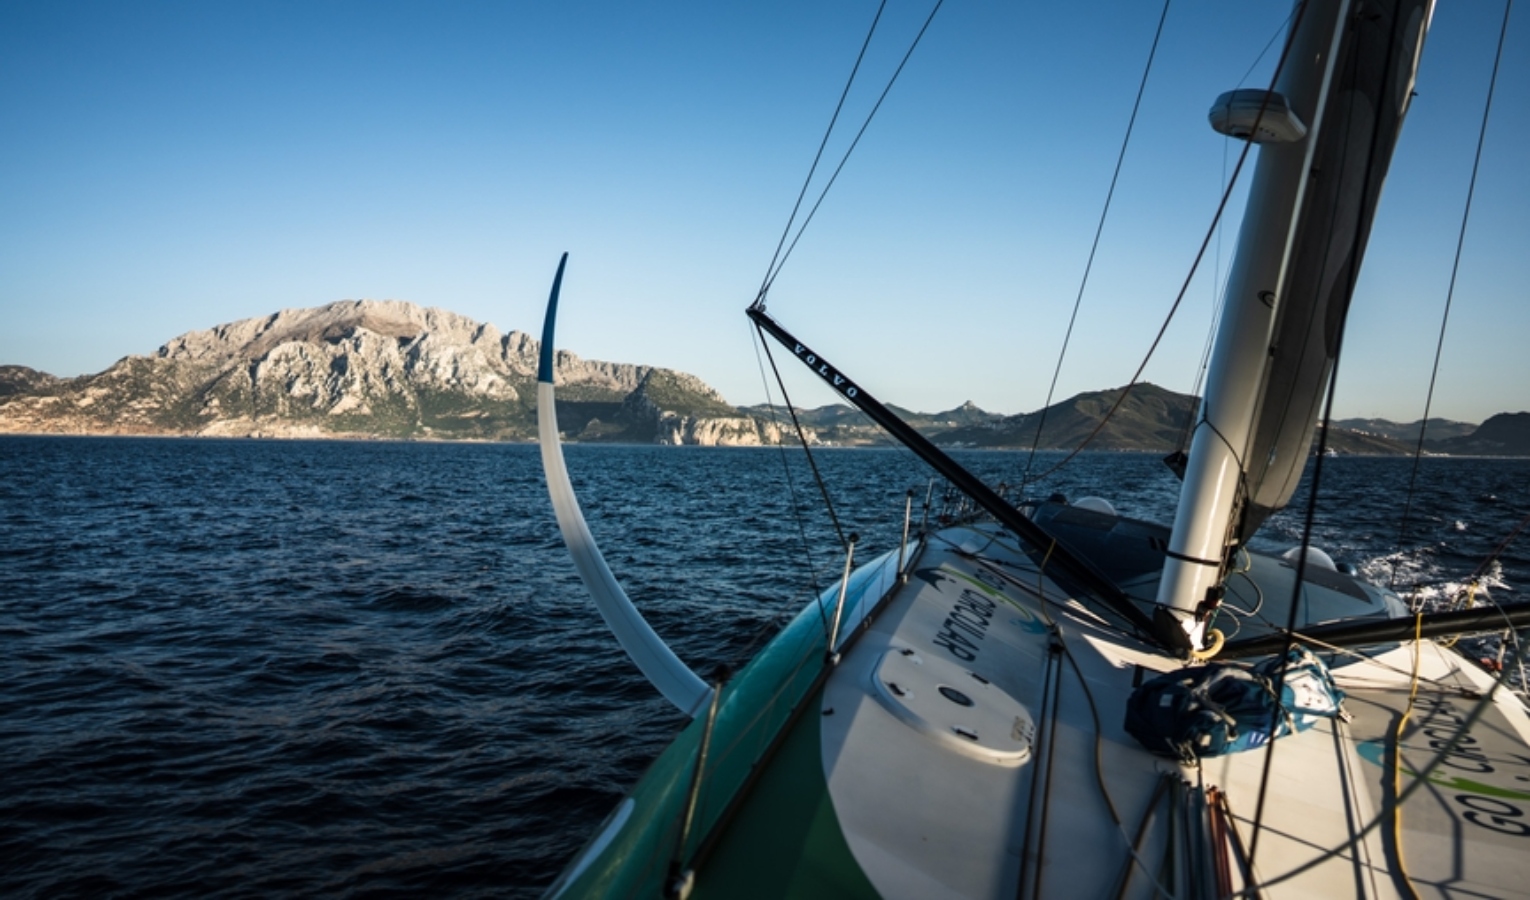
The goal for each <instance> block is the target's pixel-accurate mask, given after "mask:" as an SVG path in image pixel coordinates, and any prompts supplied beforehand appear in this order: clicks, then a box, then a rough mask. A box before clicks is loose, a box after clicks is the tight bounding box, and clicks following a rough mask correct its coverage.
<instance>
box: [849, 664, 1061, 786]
mask: <svg viewBox="0 0 1530 900" xmlns="http://www.w3.org/2000/svg"><path fill="white" fill-rule="evenodd" d="M872 680H873V682H874V683H875V684H876V695H877V699H878V700H880V701H881V702H882V705H883V706H885V707H887V709H888V711H889V712H891V713H892V714H893V715H895V716H897V717H898V718H899V719H900V720H902V721H903V722H904V723H905V724H907V725H909V726H910V727H912V728H914V729H915V730H917V731H920V732H923V733H924V734H926V735H929V736H930V737H931V738H933V739H935V740H936V741H939V742H940V743H941V744H944V745H945V746H946V747H947V748H948V749H950V750H953V751H955V752H957V753H960V754H962V755H963V756H970V757H972V758H973V759H981V760H984V761H985V762H991V763H995V764H998V765H1001V766H1018V765H1022V764H1023V763H1025V761H1026V760H1028V759H1030V757H1031V741H1032V740H1033V739H1034V738H1035V735H1036V722H1035V720H1034V719H1033V718H1031V712H1030V710H1028V709H1026V708H1025V705H1024V704H1023V703H1021V702H1020V701H1018V700H1016V699H1015V698H1014V697H1011V696H1010V695H1009V694H1007V693H1005V692H1004V690H1003V689H1001V688H999V687H997V686H996V685H994V684H993V683H991V682H989V681H988V680H987V679H985V678H983V677H981V676H979V675H976V674H974V673H973V672H971V671H969V670H967V669H965V668H963V667H961V666H959V665H957V664H955V663H953V662H950V661H948V660H944V659H939V658H936V657H927V656H924V655H923V654H920V653H917V652H915V651H914V650H911V649H909V648H907V647H894V648H892V649H890V650H888V651H887V652H886V653H884V654H882V658H881V660H879V661H878V662H877V667H876V671H875V672H874V673H873V674H872Z"/></svg>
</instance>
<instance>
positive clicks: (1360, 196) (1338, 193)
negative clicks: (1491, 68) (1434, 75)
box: [1158, 0, 1433, 650]
mask: <svg viewBox="0 0 1530 900" xmlns="http://www.w3.org/2000/svg"><path fill="white" fill-rule="evenodd" d="M1432 12H1433V0H1307V2H1305V4H1302V5H1299V6H1298V9H1297V14H1296V19H1295V22H1296V24H1295V25H1294V32H1293V34H1292V35H1291V39H1290V42H1289V44H1288V47H1287V51H1286V55H1285V57H1284V58H1283V60H1282V63H1281V69H1280V75H1279V77H1278V79H1277V83H1276V85H1275V88H1274V90H1273V91H1262V90H1252V91H1248V90H1243V91H1232V92H1230V93H1228V94H1224V95H1223V96H1222V97H1220V98H1218V100H1217V105H1216V106H1215V107H1214V108H1213V110H1212V123H1213V126H1214V127H1216V128H1217V130H1219V131H1221V132H1223V133H1224V134H1230V135H1233V136H1236V137H1247V138H1249V139H1252V140H1255V141H1257V142H1259V143H1260V144H1261V145H1262V146H1261V148H1260V151H1259V162H1258V166H1257V167H1256V169H1255V171H1254V180H1253V184H1252V186H1251V187H1250V190H1249V199H1248V207H1247V211H1246V212H1245V214H1244V219H1243V227H1242V229H1241V231H1240V233H1239V236H1238V247H1237V251H1236V256H1235V258H1234V260H1233V266H1232V272H1231V276H1230V278H1229V279H1228V285H1227V294H1226V296H1225V297H1224V299H1223V306H1224V312H1223V317H1222V327H1221V329H1220V330H1219V331H1218V333H1217V338H1216V343H1215V345H1214V348H1213V352H1212V359H1211V371H1210V373H1209V375H1208V378H1207V387H1206V398H1205V401H1204V403H1203V404H1202V407H1201V419H1200V421H1199V422H1197V424H1196V430H1195V434H1194V437H1193V438H1192V440H1191V444H1190V459H1189V463H1188V465H1187V467H1186V471H1185V482H1184V485H1183V487H1182V488H1181V490H1180V500H1179V508H1178V510H1177V511H1176V513H1175V517H1174V530H1173V533H1172V535H1171V537H1170V540H1169V547H1168V551H1167V555H1166V558H1165V565H1164V570H1163V579H1162V581H1160V583H1159V586H1158V602H1159V604H1161V606H1162V607H1164V608H1166V609H1168V610H1169V613H1167V614H1168V615H1171V616H1172V617H1173V618H1175V619H1176V620H1178V624H1179V626H1180V627H1181V628H1182V629H1183V630H1184V633H1185V635H1186V636H1187V637H1188V639H1189V642H1190V644H1191V646H1192V648H1193V649H1197V650H1199V649H1202V648H1203V647H1204V645H1205V643H1206V640H1205V638H1206V634H1205V632H1206V628H1207V622H1208V621H1209V620H1210V616H1211V614H1212V613H1213V612H1214V611H1215V610H1216V607H1217V605H1218V604H1219V603H1220V602H1221V597H1222V580H1223V578H1224V576H1225V572H1226V560H1227V559H1228V553H1227V550H1228V548H1229V547H1231V546H1233V545H1235V544H1238V543H1241V542H1243V541H1245V540H1247V539H1248V537H1249V536H1250V535H1252V534H1253V533H1254V531H1255V530H1256V529H1257V528H1258V527H1259V525H1260V524H1261V523H1262V522H1263V521H1264V520H1265V518H1267V517H1268V516H1269V515H1270V514H1271V513H1273V512H1275V511H1276V510H1278V509H1281V508H1282V507H1284V506H1285V504H1286V502H1287V501H1289V500H1290V498H1291V494H1292V493H1293V492H1294V491H1295V490H1296V484H1297V481H1298V480H1299V479H1300V478H1301V473H1302V470H1303V468H1304V467H1305V464H1306V460H1307V454H1308V451H1309V449H1310V447H1311V445H1312V436H1313V431H1314V429H1315V428H1316V425H1317V418H1318V409H1319V405H1320V403H1321V401H1322V397H1323V394H1324V392H1325V390H1326V389H1327V387H1328V383H1329V381H1330V377H1331V375H1332V372H1333V367H1334V364H1335V362H1336V361H1337V359H1338V353H1339V346H1340V344H1341V343H1342V336H1343V332H1344V319H1345V316H1346V314H1347V313H1348V311H1349V301H1350V297H1351V295H1352V294H1353V292H1354V286H1355V280H1356V278H1357V276H1358V273H1359V269H1360V263H1361V260H1362V258H1363V257H1364V254H1365V244H1366V239H1367V238H1368V237H1369V235H1370V227H1371V221H1372V219H1373V217H1374V215H1375V211H1376V204H1377V202H1378V200H1379V199H1380V196H1381V186H1382V182H1383V181H1384V180H1385V177H1386V172H1387V168H1388V166H1389V165H1390V162H1391V158H1392V152H1393V150H1394V149H1395V147H1396V145H1397V135H1398V132H1399V131H1400V129H1401V127H1402V121H1403V117H1404V115H1405V114H1406V112H1407V109H1408V103H1409V99H1410V98H1411V97H1412V94H1413V84H1414V77H1415V75H1416V73H1417V70H1418V60H1419V55H1420V53H1421V52H1422V50H1423V40H1424V35H1425V33H1426V32H1427V31H1428V25H1429V19H1430V15H1431V13H1432ZM1305 123H1310V126H1309V125H1308V124H1305Z"/></svg>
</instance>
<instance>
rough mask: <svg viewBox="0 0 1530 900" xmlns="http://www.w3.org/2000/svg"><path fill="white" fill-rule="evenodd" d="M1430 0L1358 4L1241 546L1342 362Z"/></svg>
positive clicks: (1271, 501) (1337, 75) (1293, 465)
mask: <svg viewBox="0 0 1530 900" xmlns="http://www.w3.org/2000/svg"><path fill="white" fill-rule="evenodd" d="M1430 6H1431V4H1430V2H1428V0H1413V2H1404V3H1400V4H1397V5H1396V6H1395V7H1394V6H1391V5H1388V4H1382V3H1360V4H1358V6H1357V8H1356V10H1355V12H1354V14H1353V16H1352V18H1351V21H1350V27H1349V28H1348V29H1347V31H1346V34H1345V37H1344V41H1343V43H1342V45H1341V47H1340V55H1339V57H1338V58H1337V59H1336V61H1335V70H1334V75H1333V79H1334V84H1333V88H1332V90H1331V92H1330V95H1329V100H1328V104H1327V107H1326V109H1325V110H1324V114H1323V117H1322V122H1321V124H1320V125H1319V127H1318V129H1317V130H1318V132H1319V133H1320V134H1322V135H1323V136H1324V139H1323V140H1322V141H1321V142H1320V144H1319V146H1318V147H1317V148H1316V150H1315V159H1314V162H1313V167H1312V178H1311V179H1310V180H1309V183H1308V185H1307V192H1306V198H1305V202H1304V206H1303V209H1302V212H1301V215H1300V217H1299V219H1298V221H1297V224H1296V231H1295V233H1294V235H1293V239H1292V242H1291V251H1290V252H1291V256H1290V262H1289V265H1288V268H1287V272H1286V278H1285V286H1284V290H1283V291H1282V293H1281V295H1280V296H1279V297H1277V298H1276V309H1275V331H1274V336H1273V340H1272V341H1271V342H1270V358H1269V362H1268V365H1267V369H1266V373H1265V376H1264V390H1263V393H1262V398H1261V402H1260V406H1259V411H1258V413H1257V415H1256V418H1255V422H1254V429H1253V432H1252V439H1251V442H1250V443H1249V447H1248V452H1247V453H1246V454H1245V457H1244V459H1245V470H1244V471H1245V475H1244V477H1245V485H1246V495H1245V498H1244V508H1243V510H1242V514H1241V516H1240V517H1239V520H1238V523H1237V534H1236V536H1237V538H1238V540H1239V542H1240V543H1241V542H1242V541H1245V540H1247V539H1248V538H1249V536H1251V535H1252V534H1253V533H1254V532H1255V531H1256V530H1258V528H1259V526H1260V525H1261V524H1263V523H1264V521H1265V519H1267V518H1269V516H1270V514H1271V513H1274V512H1275V511H1277V510H1279V509H1281V508H1282V507H1284V506H1285V505H1286V503H1287V502H1288V501H1289V500H1290V499H1291V495H1292V493H1293V492H1294V491H1295V490H1296V485H1297V482H1298V481H1299V480H1300V479H1301V475H1302V469H1303V467H1304V466H1305V464H1306V461H1307V455H1308V450H1309V448H1310V447H1311V445H1312V436H1313V432H1314V430H1315V428H1316V426H1317V420H1318V417H1319V413H1320V404H1321V403H1322V397H1323V390H1324V387H1325V386H1326V385H1327V384H1328V379H1329V374H1330V373H1331V371H1332V369H1333V365H1334V360H1335V358H1336V357H1337V356H1338V352H1339V344H1340V340H1341V338H1342V336H1343V330H1344V318H1345V316H1346V314H1347V313H1348V311H1349V302H1350V297H1351V295H1352V294H1353V292H1354V287H1355V277H1356V274H1357V273H1358V271H1359V268H1360V262H1361V257H1362V256H1363V255H1364V253H1365V244H1366V240H1367V238H1368V237H1369V235H1370V230H1371V221H1372V219H1373V217H1374V215H1375V212H1376V202H1377V200H1378V199H1379V198H1380V196H1381V186H1382V182H1383V181H1384V179H1385V177H1386V173H1387V168H1388V165H1389V164H1390V162H1391V159H1392V151H1393V148H1394V147H1395V146H1396V144H1397V136H1398V132H1399V131H1400V130H1401V128H1402V120H1403V115H1404V114H1405V113H1406V112H1407V109H1408V101H1409V99H1410V98H1411V97H1412V94H1413V83H1414V73H1415V71H1416V69H1417V65H1418V56H1419V53H1420V51H1421V50H1422V48H1423V36H1424V31H1425V30H1426V26H1427V23H1428V14H1429V11H1430Z"/></svg>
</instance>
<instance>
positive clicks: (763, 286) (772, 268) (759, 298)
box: [754, 0, 887, 305]
mask: <svg viewBox="0 0 1530 900" xmlns="http://www.w3.org/2000/svg"><path fill="white" fill-rule="evenodd" d="M886 8H887V0H882V3H881V4H880V5H879V6H878V7H877V14H876V15H875V16H873V17H872V19H871V27H870V28H869V29H867V31H866V39H865V40H864V41H862V42H861V52H860V53H859V54H857V55H856V57H855V65H853V66H851V67H850V77H849V78H848V79H846V80H845V89H844V90H843V91H841V92H840V94H839V102H838V103H837V104H835V106H834V115H832V116H830V117H829V127H828V128H826V129H824V132H823V140H821V141H819V142H818V152H817V153H815V154H814V155H813V164H812V165H811V166H809V167H808V173H807V177H806V178H804V179H803V180H802V190H800V191H798V192H797V202H796V203H795V204H793V205H792V214H791V215H790V216H788V217H787V218H786V227H785V228H783V229H781V239H780V240H778V241H776V252H775V253H774V255H772V256H771V257H770V265H768V266H766V267H765V277H764V278H763V279H762V280H761V281H760V290H759V293H757V294H756V295H755V298H754V302H755V305H760V304H763V303H764V302H765V292H766V291H767V290H769V289H770V283H771V282H772V281H773V280H775V277H776V276H775V273H776V263H777V261H780V260H781V248H782V247H785V246H786V239H787V237H789V236H790V235H791V233H792V223H793V222H795V221H797V212H798V211H799V210H800V209H802V199H803V198H804V197H806V196H807V191H808V187H809V186H810V185H811V184H812V183H813V175H814V174H815V173H817V171H818V162H819V161H820V160H821V159H823V151H824V148H825V147H827V146H828V145H829V137H830V136H831V135H833V134H834V125H835V123H837V122H838V121H839V114H840V111H841V110H843V109H844V108H845V98H846V97H849V96H850V88H851V86H853V85H854V84H855V76H856V73H858V72H860V70H861V62H862V60H864V59H865V58H866V48H868V47H870V46H871V37H872V35H874V34H876V33H877V23H878V22H880V21H882V11H883V10H885V9H886ZM847 155H848V154H847ZM841 165H843V163H841ZM814 208H815V209H816V208H817V207H816V206H815V207H814ZM803 224H804V225H806V224H807V223H805V222H804V223H803ZM793 243H796V242H795V241H794V242H793Z"/></svg>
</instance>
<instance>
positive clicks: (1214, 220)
mask: <svg viewBox="0 0 1530 900" xmlns="http://www.w3.org/2000/svg"><path fill="white" fill-rule="evenodd" d="M1306 11H1307V4H1306V3H1303V4H1302V5H1301V8H1300V9H1299V10H1297V12H1296V14H1295V15H1294V16H1292V21H1291V33H1292V34H1295V33H1296V29H1297V27H1298V26H1300V24H1301V20H1302V16H1303V15H1304V14H1305V13H1306ZM1290 55H1291V42H1290V41H1289V40H1288V41H1286V43H1285V46H1284V48H1283V49H1282V50H1281V53H1280V61H1279V62H1278V63H1276V65H1275V72H1274V73H1273V74H1272V75H1271V76H1270V88H1269V93H1271V94H1273V93H1274V91H1275V84H1276V82H1277V81H1278V80H1279V79H1280V73H1281V72H1282V71H1284V70H1285V67H1286V61H1287V60H1288V59H1289V58H1290ZM1264 112H1265V110H1264V107H1263V106H1261V107H1260V109H1259V115H1258V116H1257V117H1256V118H1255V119H1254V128H1255V129H1257V128H1258V126H1259V120H1260V119H1262V118H1263V117H1264ZM1252 149H1253V142H1252V141H1247V142H1245V143H1244V145H1243V150H1242V151H1241V152H1240V153H1239V154H1238V163H1237V165H1235V166H1233V173H1232V178H1231V179H1229V180H1228V182H1227V187H1226V189H1224V190H1223V191H1222V200H1221V202H1219V203H1218V204H1217V210H1216V213H1215V214H1214V215H1212V217H1211V224H1210V225H1209V226H1208V227H1207V229H1206V236H1205V237H1204V238H1202V239H1201V246H1200V248H1199V249H1198V250H1196V252H1195V259H1194V260H1193V261H1192V262H1191V263H1190V271H1189V272H1188V273H1186V275H1185V281H1184V283H1183V284H1181V285H1180V288H1179V293H1178V294H1176V295H1175V297H1174V303H1173V304H1171V305H1170V306H1169V312H1168V314H1167V315H1166V316H1164V320H1163V324H1162V325H1161V326H1159V328H1158V334H1157V335H1155V336H1154V338H1153V343H1152V344H1151V345H1149V346H1148V351H1147V354H1146V355H1145V356H1143V357H1142V364H1141V365H1139V366H1138V367H1137V371H1136V372H1135V373H1133V375H1132V380H1131V381H1130V382H1128V383H1127V384H1126V385H1125V386H1124V387H1122V388H1121V392H1120V394H1119V395H1117V397H1116V400H1115V402H1114V403H1113V404H1111V407H1110V409H1108V410H1106V411H1105V415H1103V416H1101V417H1100V421H1099V422H1098V423H1096V424H1095V426H1094V430H1093V431H1091V432H1089V434H1088V435H1086V436H1085V437H1084V439H1083V440H1082V441H1080V442H1079V445H1078V446H1077V447H1074V448H1073V449H1072V450H1070V451H1069V452H1068V455H1067V456H1065V457H1063V458H1062V459H1061V460H1060V461H1059V462H1058V463H1057V464H1056V465H1054V466H1052V467H1051V468H1050V469H1047V470H1046V471H1045V472H1042V473H1041V474H1040V475H1037V476H1035V477H1034V478H1030V479H1028V480H1026V481H1024V482H1022V483H1021V488H1022V489H1023V488H1024V486H1025V485H1026V484H1034V483H1036V482H1038V481H1042V480H1043V479H1045V478H1047V477H1049V476H1051V475H1052V474H1053V473H1055V472H1057V471H1058V470H1059V469H1061V468H1062V467H1063V466H1066V465H1067V464H1068V463H1070V462H1072V461H1073V458H1074V457H1076V456H1078V455H1079V454H1080V453H1082V452H1084V448H1085V447H1088V446H1089V445H1090V444H1091V443H1092V442H1093V441H1094V439H1095V438H1097V437H1099V435H1100V432H1101V431H1104V430H1105V425H1106V424H1107V423H1109V422H1110V420H1111V417H1113V416H1114V415H1115V414H1116V412H1117V411H1118V410H1120V409H1121V405H1122V404H1123V403H1125V402H1126V398H1127V396H1128V395H1130V394H1131V391H1132V388H1134V387H1136V386H1137V383H1138V382H1139V381H1140V380H1141V379H1142V373H1143V372H1145V371H1147V366H1148V363H1149V362H1150V361H1151V360H1152V359H1153V354H1154V353H1156V352H1158V345H1159V344H1160V343H1162V342H1163V336H1164V335H1165V334H1166V333H1168V330H1169V324H1170V323H1171V322H1173V321H1174V314H1175V313H1177V312H1178V311H1179V307H1180V304H1181V303H1183V302H1184V300H1185V295H1186V294H1187V293H1189V291H1190V283H1191V282H1192V281H1193V280H1194V279H1195V273H1196V272H1197V271H1198V270H1199V269H1200V266H1201V261H1202V260H1203V259H1205V258H1206V249H1207V248H1208V247H1210V246H1211V240H1212V238H1213V237H1215V236H1216V234H1217V226H1218V225H1220V224H1221V221H1222V214H1223V213H1225V212H1226V211H1227V203H1228V201H1229V200H1231V199H1232V193H1233V188H1234V187H1235V186H1236V185H1237V184H1238V176H1239V175H1240V174H1242V172H1243V164H1244V163H1245V162H1247V161H1248V155H1249V151H1250V150H1252Z"/></svg>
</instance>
